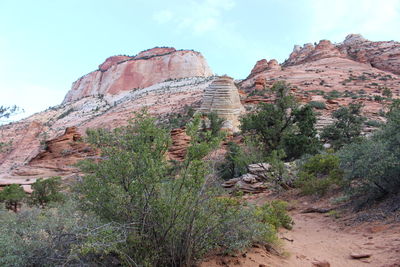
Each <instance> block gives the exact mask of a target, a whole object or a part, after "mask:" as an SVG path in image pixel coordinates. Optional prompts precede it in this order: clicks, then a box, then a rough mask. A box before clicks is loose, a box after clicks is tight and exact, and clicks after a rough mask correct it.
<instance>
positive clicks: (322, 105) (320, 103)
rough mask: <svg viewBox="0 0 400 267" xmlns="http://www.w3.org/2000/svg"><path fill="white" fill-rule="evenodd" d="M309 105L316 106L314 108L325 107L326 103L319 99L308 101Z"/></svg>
mask: <svg viewBox="0 0 400 267" xmlns="http://www.w3.org/2000/svg"><path fill="white" fill-rule="evenodd" d="M308 104H309V105H310V106H311V107H313V108H316V109H326V104H325V102H321V101H310V102H309V103H308Z"/></svg>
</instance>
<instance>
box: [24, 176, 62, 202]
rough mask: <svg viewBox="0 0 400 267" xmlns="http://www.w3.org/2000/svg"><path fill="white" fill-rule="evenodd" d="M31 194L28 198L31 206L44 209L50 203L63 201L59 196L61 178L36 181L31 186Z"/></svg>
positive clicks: (60, 195)
mask: <svg viewBox="0 0 400 267" xmlns="http://www.w3.org/2000/svg"><path fill="white" fill-rule="evenodd" d="M32 189H33V192H32V194H31V196H30V198H29V201H30V203H31V204H32V205H39V206H42V207H44V206H45V205H47V204H48V203H50V202H59V201H62V200H63V195H62V194H61V192H60V190H61V177H59V176H55V177H51V178H48V179H38V180H36V182H35V183H33V184H32Z"/></svg>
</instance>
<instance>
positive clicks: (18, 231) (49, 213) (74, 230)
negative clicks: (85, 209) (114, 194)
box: [0, 201, 125, 266]
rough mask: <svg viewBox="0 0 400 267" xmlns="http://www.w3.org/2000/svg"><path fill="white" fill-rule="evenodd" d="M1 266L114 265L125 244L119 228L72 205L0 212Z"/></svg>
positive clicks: (71, 202)
mask: <svg viewBox="0 0 400 267" xmlns="http://www.w3.org/2000/svg"><path fill="white" fill-rule="evenodd" d="M0 220H1V224H0V265H1V266H104V265H108V266H110V265H111V263H113V264H112V265H118V263H119V262H118V260H117V257H116V255H119V251H120V246H121V244H123V241H124V240H125V237H124V233H123V231H121V230H122V229H123V228H122V227H121V226H120V225H112V224H104V223H101V222H100V221H99V220H98V218H96V217H95V216H94V215H93V214H84V213H82V212H80V211H79V210H78V209H77V206H76V204H75V202H73V201H67V202H66V203H65V204H63V205H62V206H60V207H57V208H51V209H40V208H36V207H35V208H30V209H25V210H22V211H20V212H18V213H9V212H5V211H1V210H0Z"/></svg>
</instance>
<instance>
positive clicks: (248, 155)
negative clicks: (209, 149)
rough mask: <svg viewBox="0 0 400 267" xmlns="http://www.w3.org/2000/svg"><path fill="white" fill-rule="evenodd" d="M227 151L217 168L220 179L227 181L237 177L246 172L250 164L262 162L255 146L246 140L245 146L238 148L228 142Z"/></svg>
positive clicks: (236, 145) (261, 157) (260, 154)
mask: <svg viewBox="0 0 400 267" xmlns="http://www.w3.org/2000/svg"><path fill="white" fill-rule="evenodd" d="M227 145H228V151H227V153H226V155H225V160H224V162H222V164H221V165H220V166H219V167H218V169H219V173H220V176H221V178H222V179H224V180H227V179H231V178H234V177H239V176H241V175H243V174H245V173H247V172H248V170H247V166H248V165H249V164H252V163H259V162H262V161H263V156H262V153H260V151H259V149H258V148H257V146H256V144H253V143H252V142H250V141H248V140H246V141H245V144H244V145H242V146H240V145H238V144H236V143H235V142H228V144H227Z"/></svg>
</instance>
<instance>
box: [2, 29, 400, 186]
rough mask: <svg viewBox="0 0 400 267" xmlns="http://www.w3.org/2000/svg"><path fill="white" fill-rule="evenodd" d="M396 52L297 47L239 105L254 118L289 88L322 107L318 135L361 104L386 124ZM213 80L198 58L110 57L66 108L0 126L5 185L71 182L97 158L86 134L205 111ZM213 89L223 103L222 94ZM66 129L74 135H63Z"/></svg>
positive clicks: (351, 41)
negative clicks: (82, 162) (280, 89)
mask: <svg viewBox="0 0 400 267" xmlns="http://www.w3.org/2000/svg"><path fill="white" fill-rule="evenodd" d="M398 49H399V43H396V42H370V41H367V40H365V39H363V38H362V37H361V36H359V35H349V36H348V37H346V40H345V41H344V42H343V43H341V44H332V43H331V42H329V41H326V40H323V41H320V42H319V44H318V45H316V46H313V45H311V44H308V45H305V46H304V47H295V49H294V51H293V53H292V54H291V55H290V57H289V58H288V60H287V61H285V62H284V63H283V64H282V65H280V64H279V63H278V62H277V61H276V60H269V61H267V60H265V59H264V60H260V61H258V62H257V63H256V64H255V66H254V68H253V70H252V71H251V73H250V75H249V76H248V77H247V78H246V79H245V80H243V81H241V82H239V83H237V84H236V86H238V87H239V89H240V90H239V92H240V97H241V98H242V101H241V102H242V104H243V105H244V106H245V108H246V109H247V110H251V109H252V107H254V105H255V104H256V103H259V102H268V101H271V99H270V98H268V95H266V94H265V92H266V91H267V90H265V89H266V88H269V87H270V86H272V84H273V83H274V82H276V81H278V80H285V81H287V82H289V83H290V84H291V86H292V88H293V89H292V91H293V93H294V94H295V95H296V97H297V98H298V99H299V100H300V101H302V102H303V103H307V102H310V101H314V102H321V103H322V104H323V105H325V107H324V108H322V109H318V110H317V111H318V112H319V113H320V120H319V127H322V126H324V125H326V124H327V123H330V122H331V121H332V119H331V117H330V114H331V112H332V111H333V110H335V109H337V108H338V107H340V106H342V105H347V104H349V103H351V102H354V101H357V102H361V103H363V104H364V106H365V107H364V113H365V115H366V116H368V117H369V118H370V119H374V120H384V118H383V117H382V116H381V115H382V111H383V110H385V109H386V108H387V105H388V104H389V103H390V100H388V99H387V98H386V96H385V92H386V93H387V91H390V92H391V93H392V94H393V97H395V98H398V97H399V95H400V76H399V75H397V74H396V73H399V71H400V68H399V67H396V66H398V63H399V60H400V56H399V54H398ZM139 74H140V75H139ZM138 77H139V78H138ZM214 80H215V77H214V76H211V70H210V69H209V67H208V65H207V63H206V61H205V59H204V58H203V57H202V56H201V54H200V53H198V52H194V51H189V50H180V51H178V50H175V49H173V48H153V49H150V50H147V51H144V52H141V53H139V54H138V55H137V56H134V57H129V56H116V57H110V58H108V59H107V60H106V61H105V62H104V63H103V64H101V65H100V66H99V69H98V70H97V71H95V72H92V73H90V74H88V75H86V76H84V77H82V78H81V79H79V80H78V81H76V82H75V83H74V85H73V88H72V89H71V90H70V91H69V92H68V94H67V95H66V98H65V100H64V102H63V103H62V104H60V105H58V106H55V107H53V108H50V109H48V110H46V111H43V112H40V113H37V114H34V115H32V116H31V117H29V118H27V119H24V120H21V121H18V122H15V123H12V124H9V125H3V126H0V142H4V143H8V144H9V145H8V146H7V148H6V150H4V151H3V152H2V153H0V185H1V184H2V183H3V184H7V183H9V181H10V180H9V179H8V178H12V179H14V180H15V181H19V183H22V182H24V183H27V184H29V183H31V182H32V179H36V178H39V177H48V176H52V175H63V176H64V177H73V176H74V175H76V169H74V168H72V167H71V166H70V165H71V164H72V163H74V162H76V161H77V160H78V159H80V158H83V157H86V156H93V151H90V150H88V148H87V147H81V145H79V144H78V143H79V142H77V141H76V140H74V138H75V137H76V136H78V135H80V136H83V135H84V133H85V130H86V129H87V128H99V127H103V128H114V127H117V126H121V125H126V124H127V123H128V119H129V118H131V117H132V116H133V112H135V111H140V110H142V109H143V108H147V109H148V112H149V113H150V114H152V115H155V116H158V117H160V118H163V117H165V116H168V114H170V113H177V112H183V110H184V107H185V106H193V107H196V108H200V106H201V103H202V99H203V96H204V95H205V94H204V92H205V90H206V89H207V88H208V89H207V90H208V94H210V93H212V92H211V91H212V90H213V88H214V87H215V86H214V85H215V83H214V85H212V86H210V85H211V84H212V83H213V81H214ZM231 87H232V84H230V87H229V88H231ZM233 87H235V86H234V85H233ZM233 87H232V88H233ZM215 88H216V89H215ZM215 88H214V89H215V93H216V94H217V95H218V92H217V91H218V90H217V89H218V88H219V87H218V86H217V87H215ZM221 88H222V87H221ZM224 88H225V87H224ZM224 88H222V89H224ZM210 90H211V91H210ZM224 90H225V89H224ZM235 90H236V89H235ZM222 91H223V90H222ZM223 93H225V91H224V92H223ZM220 96H221V95H218V97H220ZM236 98H237V97H236ZM236 98H235V99H236ZM226 100H229V99H228V98H226ZM225 102H226V101H225ZM228 102H229V101H228ZM234 102H235V101H234ZM234 102H232V103H234ZM236 102H237V101H236ZM236 102H235V103H236ZM232 103H231V104H232ZM321 103H320V104H321ZM228 104H229V103H228ZM236 104H238V103H236ZM236 104H235V105H236ZM225 106H227V105H225ZM225 106H223V107H222V109H225ZM228 106H229V105H228ZM239 106H240V105H238V107H239ZM240 109H241V108H240ZM68 127H75V128H69V130H67V131H66V129H67V128H68ZM71 129H73V131H72V130H71ZM71 131H72V132H71ZM171 135H172V138H173V139H174V141H173V147H172V148H171V151H170V158H173V159H176V160H180V159H182V157H183V156H184V154H185V148H184V146H185V145H186V144H187V143H188V137H187V136H186V135H185V134H184V131H183V130H182V129H180V130H174V131H173V132H172V134H171ZM74 136H75V137H74ZM71 138H72V139H71ZM77 138H78V137H77ZM75 139H76V138H75ZM78 139H79V138H78ZM49 144H51V145H50V146H49ZM52 146H53V148H52ZM57 147H58V148H57ZM49 149H50V150H49ZM6 178H7V180H4V179H6ZM2 179H3V180H2ZM27 179H28V180H29V181H26V180H27Z"/></svg>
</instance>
